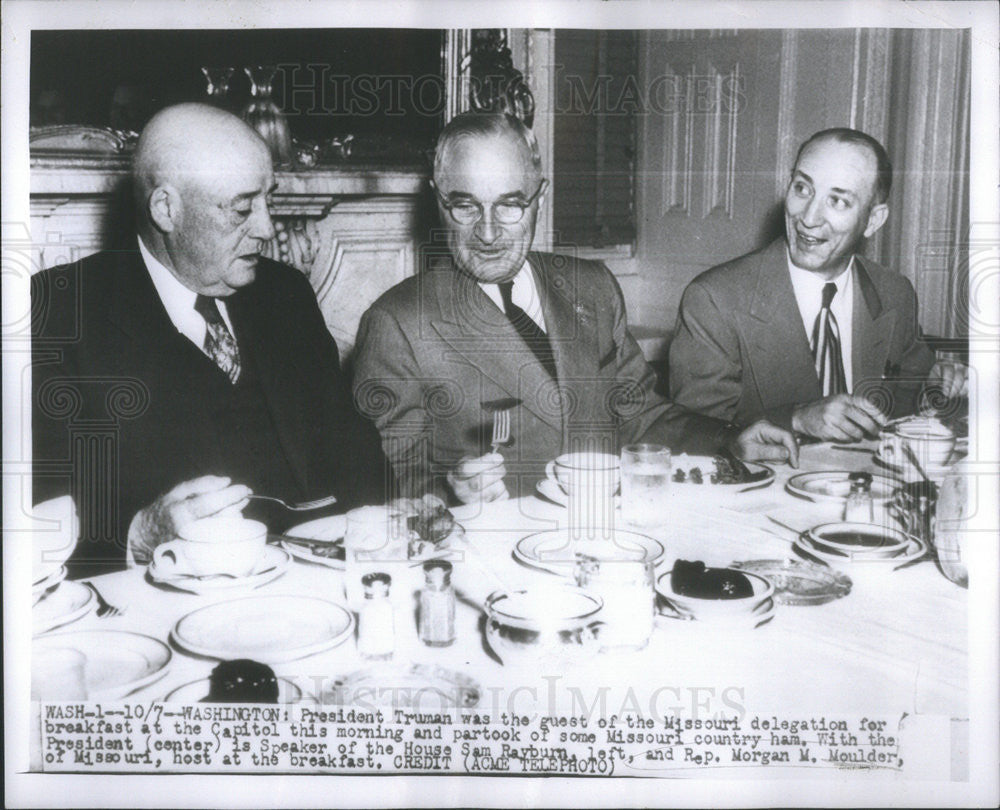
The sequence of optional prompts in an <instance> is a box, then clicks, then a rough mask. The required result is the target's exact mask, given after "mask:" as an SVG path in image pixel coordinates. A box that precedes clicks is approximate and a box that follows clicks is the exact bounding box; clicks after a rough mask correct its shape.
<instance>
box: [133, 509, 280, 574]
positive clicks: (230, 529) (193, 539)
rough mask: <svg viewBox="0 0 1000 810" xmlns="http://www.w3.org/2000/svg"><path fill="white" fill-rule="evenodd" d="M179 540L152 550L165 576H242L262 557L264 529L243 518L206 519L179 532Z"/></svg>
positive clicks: (250, 571)
mask: <svg viewBox="0 0 1000 810" xmlns="http://www.w3.org/2000/svg"><path fill="white" fill-rule="evenodd" d="M177 534H178V538H177V539H176V540H171V541H170V542H168V543H163V544H162V545H159V546H157V547H156V548H155V549H154V550H153V564H154V565H155V566H156V569H157V572H158V573H159V574H161V575H164V576H171V575H175V574H176V575H188V576H212V575H213V574H223V575H228V576H232V577H245V576H248V575H249V574H250V573H252V572H253V570H254V568H255V566H256V565H257V563H258V562H259V561H260V558H261V557H262V556H263V554H264V548H265V545H266V543H267V526H265V525H264V524H263V523H260V522H258V521H256V520H244V519H242V518H229V517H226V518H205V519H203V520H197V521H194V522H193V523H189V524H188V525H187V526H184V527H183V528H182V529H180V530H179V531H178V533H177Z"/></svg>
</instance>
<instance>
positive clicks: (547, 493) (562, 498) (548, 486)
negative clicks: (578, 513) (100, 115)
mask: <svg viewBox="0 0 1000 810" xmlns="http://www.w3.org/2000/svg"><path fill="white" fill-rule="evenodd" d="M535 491H536V492H537V493H538V494H539V495H541V496H542V497H543V498H545V500H547V501H552V503H555V504H558V505H559V506H569V496H568V495H567V494H566V493H565V492H563V491H562V488H561V487H560V486H559V485H558V484H557V483H555V481H553V480H552V479H550V478H543V479H542V480H541V481H539V482H538V483H537V484H535ZM614 500H615V509H619V508H620V507H621V496H619V495H615V496H614Z"/></svg>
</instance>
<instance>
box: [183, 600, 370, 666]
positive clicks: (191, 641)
mask: <svg viewBox="0 0 1000 810" xmlns="http://www.w3.org/2000/svg"><path fill="white" fill-rule="evenodd" d="M353 629H354V616H353V615H352V614H351V613H350V611H348V610H347V609H346V608H344V607H343V606H342V605H339V604H337V603H336V602H330V601H328V600H326V599H320V598H318V597H313V596H250V597H246V598H243V599H232V600H230V601H227V602H218V603H216V604H214V605H209V606H208V607H203V608H200V609H198V610H195V611H193V612H191V613H189V614H187V615H186V616H184V617H183V618H182V619H181V620H180V621H178V622H177V624H176V625H174V629H173V630H171V631H170V637H171V638H172V639H173V640H174V642H175V643H177V644H178V645H179V646H181V647H183V648H184V649H186V650H188V651H189V652H193V653H195V654H196V655H204V656H207V657H209V658H219V659H222V660H230V659H233V658H250V659H252V660H254V661H260V662H261V663H264V664H275V663H280V662H282V661H294V660H295V659H297V658H305V657H306V656H308V655H314V654H316V653H318V652H323V651H324V650H329V649H331V648H333V647H336V646H337V645H338V644H342V643H343V642H344V641H346V640H347V638H348V637H349V636H350V635H351V631H352V630H353Z"/></svg>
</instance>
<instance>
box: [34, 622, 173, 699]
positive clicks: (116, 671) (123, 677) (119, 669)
mask: <svg viewBox="0 0 1000 810" xmlns="http://www.w3.org/2000/svg"><path fill="white" fill-rule="evenodd" d="M31 646H32V655H36V654H37V653H38V651H40V650H42V649H44V648H46V647H47V648H49V649H54V648H69V649H74V650H78V651H79V652H81V653H82V654H83V655H84V656H86V663H85V664H84V680H85V682H86V684H87V700H119V699H120V698H123V697H125V696H126V695H128V694H131V693H132V692H134V691H135V690H136V689H140V688H142V687H144V686H148V685H149V684H151V683H153V682H154V681H157V680H159V679H160V678H162V677H163V676H164V675H166V674H167V667H168V665H169V664H170V659H171V658H172V657H173V653H171V651H170V648H169V647H168V646H167V645H166V644H164V643H163V642H162V641H160V640H159V639H155V638H153V637H152V636H145V635H141V634H140V633H128V632H125V631H124V630H69V631H66V632H63V633H52V634H50V635H47V636H42V637H40V638H36V639H34V641H32V643H31Z"/></svg>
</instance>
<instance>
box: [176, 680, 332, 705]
mask: <svg viewBox="0 0 1000 810" xmlns="http://www.w3.org/2000/svg"><path fill="white" fill-rule="evenodd" d="M210 688H211V679H210V678H200V679H199V680H197V681H191V683H186V684H184V685H183V686H178V687H177V688H176V689H174V691H173V692H171V693H170V694H168V695H167V696H166V697H165V698H163V702H164V703H188V704H191V703H201V702H202V700H204V698H206V697H208V692H209V689H210ZM303 701H305V702H306V703H312V702H314V701H313V699H312V698H311V697H309V696H308V695H306V693H305V692H303V691H302V690H301V689H300V688H299V687H298V686H296V685H295V683H294V682H292V681H290V680H288V679H287V678H278V703H285V704H292V703H302V702H303Z"/></svg>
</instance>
